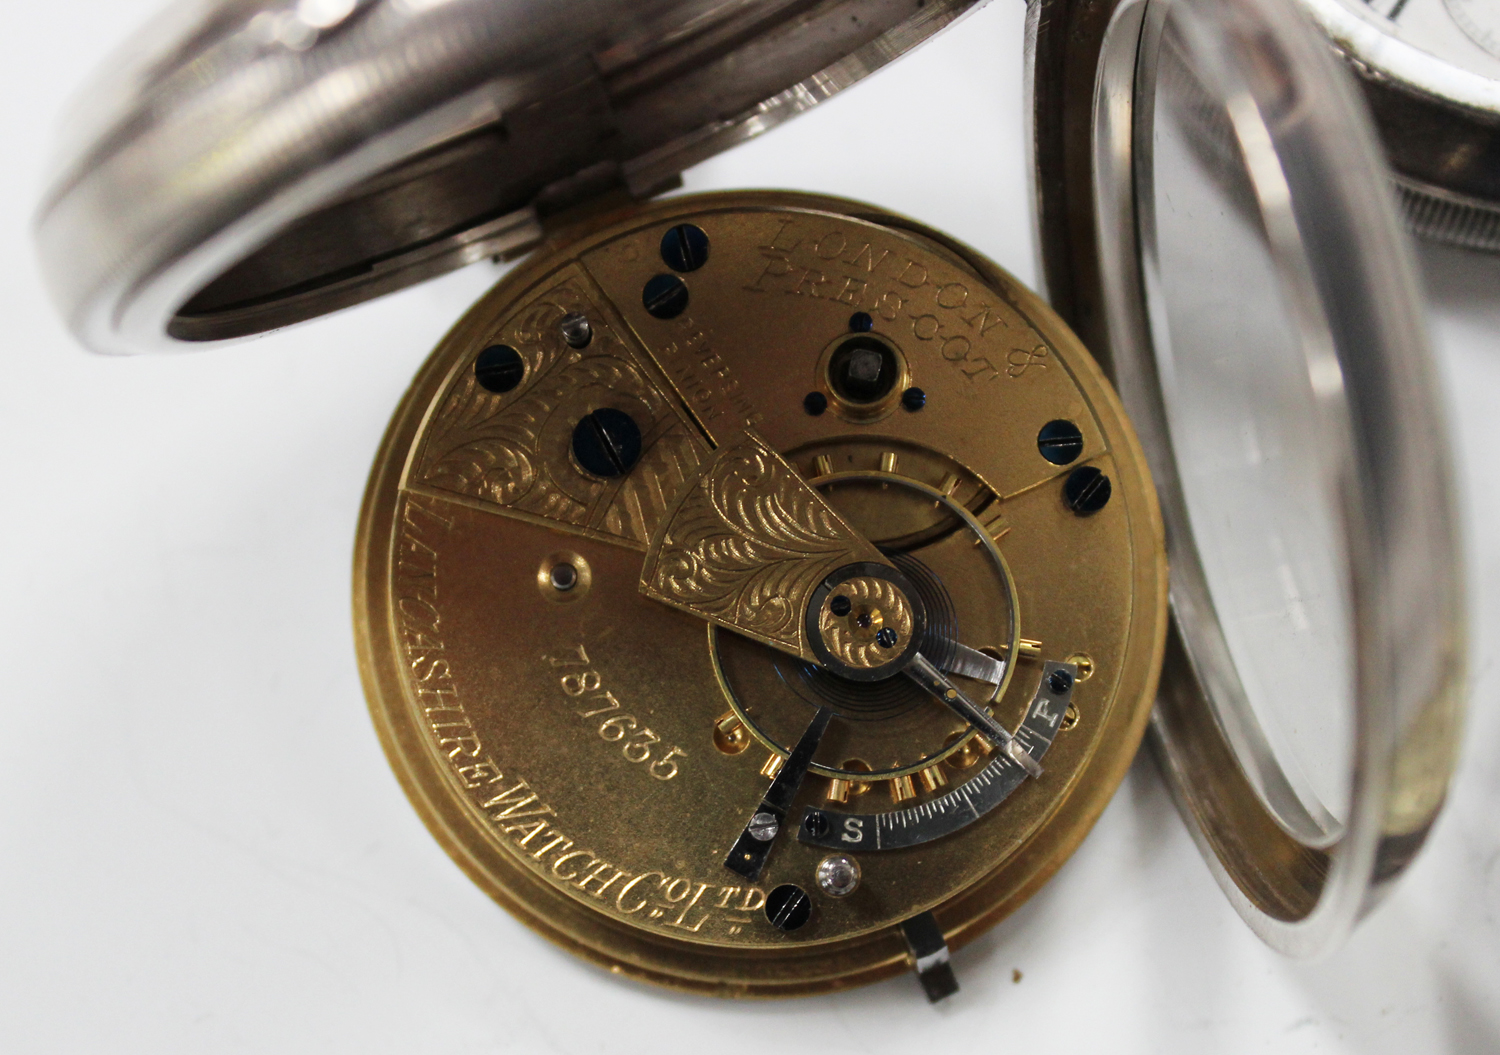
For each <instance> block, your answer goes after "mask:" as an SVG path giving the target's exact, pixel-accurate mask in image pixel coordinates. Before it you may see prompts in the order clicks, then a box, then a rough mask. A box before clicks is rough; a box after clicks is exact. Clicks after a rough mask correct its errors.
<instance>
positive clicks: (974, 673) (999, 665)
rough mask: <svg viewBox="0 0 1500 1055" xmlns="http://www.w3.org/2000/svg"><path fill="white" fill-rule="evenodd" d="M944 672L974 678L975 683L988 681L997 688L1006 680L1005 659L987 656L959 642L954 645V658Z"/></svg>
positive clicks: (944, 668)
mask: <svg viewBox="0 0 1500 1055" xmlns="http://www.w3.org/2000/svg"><path fill="white" fill-rule="evenodd" d="M943 670H944V671H946V672H947V673H949V674H958V675H961V676H962V677H965V678H973V679H974V680H975V681H987V682H989V683H990V684H991V685H994V686H996V687H997V688H998V687H999V685H1000V683H1001V682H1002V681H1004V680H1005V661H1004V660H1003V659H996V658H995V657H994V656H987V655H985V654H984V653H983V652H980V651H979V650H978V649H976V648H970V647H969V646H968V645H964V644H959V643H957V642H955V643H954V645H953V658H952V659H951V660H949V661H948V663H947V665H946V666H944V667H943Z"/></svg>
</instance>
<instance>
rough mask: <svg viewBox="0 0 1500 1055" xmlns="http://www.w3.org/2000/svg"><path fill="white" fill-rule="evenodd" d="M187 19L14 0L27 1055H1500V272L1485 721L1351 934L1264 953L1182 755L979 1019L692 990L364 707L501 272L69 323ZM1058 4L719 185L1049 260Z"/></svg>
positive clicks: (1449, 318)
mask: <svg viewBox="0 0 1500 1055" xmlns="http://www.w3.org/2000/svg"><path fill="white" fill-rule="evenodd" d="M155 4H156V0H50V2H27V3H21V2H19V0H5V11H4V14H5V28H6V31H5V33H4V34H0V100H3V102H0V107H3V109H0V122H3V123H0V132H3V138H0V144H3V153H0V225H3V226H0V349H3V350H0V364H3V372H0V465H3V471H0V481H3V489H0V495H3V498H0V599H3V607H0V687H3V689H0V1052H6V1053H10V1052H28V1053H29V1052H47V1051H65V1052H85V1051H86V1052H112V1053H113V1052H152V1053H161V1052H174V1051H192V1052H225V1051H247V1052H264V1051H273V1050H274V1051H278V1052H284V1051H290V1052H301V1051H315V1052H346V1051H347V1052H428V1051H434V1052H435V1051H443V1052H471V1051H493V1050H501V1051H521V1052H550V1051H555V1052H577V1053H601V1052H602V1053H613V1052H635V1051H640V1052H653V1053H673V1052H679V1051H716V1050H725V1051H728V1050H740V1049H747V1050H769V1051H777V1052H799V1051H808V1052H817V1053H819V1055H834V1053H841V1052H854V1051H859V1052H866V1053H875V1052H887V1051H892V1052H894V1051H902V1052H915V1051H928V1050H931V1051H947V1052H963V1051H970V1050H976V1051H987V1052H988V1051H996V1050H1005V1051H1017V1052H1022V1051H1024V1052H1028V1053H1033V1052H1034V1053H1037V1055H1041V1053H1044V1052H1084V1051H1090V1052H1092V1051H1108V1052H1111V1053H1134V1052H1152V1053H1160V1052H1192V1053H1194V1055H1200V1053H1203V1052H1216V1053H1217V1052H1259V1051H1275V1052H1401V1053H1403V1055H1409V1053H1417V1052H1420V1053H1427V1052H1460V1051H1461V1052H1495V1051H1500V919H1497V917H1500V823H1497V819H1500V715H1497V708H1496V706H1495V695H1496V671H1495V668H1494V656H1495V655H1496V652H1497V645H1500V642H1497V633H1500V619H1497V617H1500V536H1497V534H1496V531H1495V530H1494V525H1495V524H1496V522H1497V519H1500V498H1497V496H1496V487H1495V480H1496V479H1497V478H1500V468H1497V467H1496V464H1495V462H1496V459H1497V453H1496V452H1497V447H1500V442H1497V441H1500V414H1497V413H1496V409H1495V408H1496V394H1497V393H1500V340H1497V338H1500V260H1492V259H1487V258H1485V257H1481V256H1477V255H1472V254H1466V253H1460V252H1454V251H1447V250H1432V249H1428V250H1424V251H1423V262H1424V265H1425V267H1426V277H1427V281H1428V283H1429V285H1430V287H1431V291H1432V297H1433V309H1432V318H1433V329H1434V334H1435V337H1436V341H1437V344H1438V346H1439V349H1440V354H1441V359H1442V362H1443V365H1444V369H1445V371H1446V375H1447V385H1448V389H1449V396H1450V399H1451V405H1452V413H1453V418H1454V422H1455V426H1454V434H1455V437H1456V440H1457V446H1458V449H1459V451H1460V455H1461V459H1462V465H1463V473H1462V475H1463V484H1464V489H1465V495H1466V501H1467V503H1468V530H1469V544H1470V549H1471V552H1472V561H1471V568H1470V571H1471V576H1472V580H1473V583H1474V593H1475V600H1474V609H1475V616H1476V622H1475V627H1474V635H1473V644H1474V657H1475V659H1474V674H1475V676H1474V679H1473V690H1474V704H1473V711H1472V717H1471V720H1470V725H1469V732H1468V738H1467V741H1466V746H1465V752H1464V759H1463V765H1462V768H1461V769H1460V771H1459V775H1458V779H1457V782H1456V784H1455V786H1454V790H1453V794H1452V797H1451V801H1450V804H1449V807H1448V810H1447V812H1446V814H1445V815H1444V817H1443V819H1442V821H1441V822H1440V823H1439V825H1438V827H1437V829H1436V831H1435V833H1434V834H1433V837H1432V839H1431V841H1430V843H1429V845H1428V847H1427V849H1426V851H1425V852H1424V854H1423V856H1422V857H1421V859H1420V860H1419V861H1418V862H1417V864H1416V865H1415V867H1414V868H1413V869H1412V871H1411V872H1410V873H1409V875H1408V876H1407V877H1406V879H1405V881H1404V882H1403V883H1402V884H1401V886H1400V887H1399V889H1398V890H1397V892H1396V894H1395V895H1394V896H1393V897H1392V898H1391V899H1390V900H1389V901H1388V902H1387V903H1386V904H1385V905H1384V906H1383V907H1382V908H1381V909H1380V910H1379V911H1378V912H1377V913H1376V914H1375V915H1374V916H1373V917H1372V918H1371V919H1369V920H1368V921H1367V922H1366V923H1365V924H1364V925H1363V926H1362V928H1361V929H1360V930H1359V931H1358V932H1357V933H1356V935H1355V936H1354V938H1353V940H1352V941H1351V942H1350V943H1349V945H1348V946H1347V947H1346V948H1345V949H1344V950H1343V951H1342V952H1340V953H1339V954H1337V955H1336V956H1334V957H1333V958H1331V959H1329V960H1327V961H1324V962H1321V963H1316V964H1305V963H1295V962H1290V961H1287V960H1285V959H1282V958H1280V957H1279V956H1277V955H1275V954H1273V953H1271V952H1270V951H1269V950H1267V949H1265V948H1264V947H1262V946H1261V945H1260V944H1259V943H1258V941H1257V940H1256V939H1255V938H1254V937H1252V936H1251V934H1250V932H1249V931H1248V930H1247V929H1246V928H1245V927H1244V925H1243V924H1242V923H1240V921H1239V920H1238V918H1237V917H1236V916H1235V915H1234V914H1233V912H1232V911H1231V910H1230V908H1229V906H1228V904H1227V902H1226V901H1225V900H1224V898H1223V896H1222V895H1221V894H1220V893H1219V891H1218V889H1217V887H1216V886H1215V884H1214V882H1213V880H1212V879H1211V878H1210V876H1209V873H1208V870H1207V868H1206V867H1205V866H1204V864H1203V863H1202V862H1201V861H1200V860H1199V858H1198V856H1197V852H1196V851H1195V849H1194V847H1193V845H1192V843H1191V841H1190V840H1189V838H1188V836H1187V833H1186V831H1185V829H1184V827H1183V825H1182V822H1181V821H1180V820H1179V819H1178V817H1177V815H1176V813H1175V812H1174V811H1173V809H1172V807H1171V805H1170V803H1169V802H1168V800H1167V797H1166V794H1165V792H1164V790H1163V787H1162V785H1161V782H1160V780H1159V778H1158V777H1157V775H1156V772H1155V770H1154V769H1153V767H1152V766H1151V765H1150V763H1149V760H1146V759H1141V760H1139V761H1138V762H1137V765H1136V767H1135V769H1134V770H1133V771H1132V772H1131V774H1130V776H1129V778H1128V779H1127V780H1126V782H1125V784H1124V786H1123V787H1122V788H1121V790H1120V793H1119V794H1118V795H1117V796H1116V797H1115V799H1114V802H1113V803H1112V804H1111V806H1110V807H1109V809H1108V811H1107V812H1106V813H1105V815H1104V817H1103V819H1102V820H1101V821H1100V823H1099V825H1098V827H1097V828H1096V830H1095V831H1094V833H1093V834H1092V835H1091V836H1090V838H1089V839H1088V840H1087V841H1086V842H1085V843H1084V845H1083V847H1082V849H1081V850H1080V851H1079V852H1078V853H1077V855H1076V856H1075V857H1074V858H1073V859H1072V861H1070V862H1069V863H1068V864H1067V865H1066V866H1065V867H1064V868H1063V869H1062V871H1061V872H1060V873H1059V875H1058V876H1057V878H1056V879H1055V880H1054V881H1053V882H1052V883H1051V884H1050V885H1049V886H1047V888H1046V889H1044V890H1043V891H1042V892H1041V893H1040V894H1039V895H1037V896H1036V897H1035V898H1034V899H1033V900H1032V901H1031V902H1030V903H1029V904H1028V905H1026V906H1025V907H1024V908H1023V909H1022V910H1021V911H1019V912H1018V913H1017V914H1016V915H1015V916H1013V917H1012V918H1011V919H1009V920H1007V921H1006V922H1005V923H1003V924H1001V925H1000V926H999V927H998V928H996V929H995V930H994V931H993V932H992V933H991V934H989V935H988V936H987V937H985V938H984V939H982V940H980V941H979V942H977V943H976V944H974V945H972V946H970V947H969V948H967V949H965V950H963V951H962V952H960V953H958V954H957V956H956V958H955V964H956V967H957V970H958V974H959V977H960V979H961V981H962V984H963V987H964V988H963V992H962V993H961V994H960V995H959V996H957V997H956V998H954V999H952V1000H950V1001H948V1002H947V1003H945V1004H944V1005H942V1006H940V1007H938V1008H936V1009H933V1008H930V1007H928V1006H927V1004H926V1002H925V1001H924V1000H923V998H922V996H921V994H920V992H919V991H918V988H917V986H916V984H915V982H914V981H913V980H912V979H910V978H900V979H896V980H893V981H890V982H887V983H884V984H881V985H877V986H874V987H871V988H868V989H864V990H861V991H857V992H853V993H848V994H845V995H841V996H834V997H820V998H815V999H806V1000H795V1001H788V1002H778V1003H759V1004H748V1003H729V1002H723V1001H718V1000H713V999H706V998H696V997H685V996H680V995H675V994H671V993H667V992H663V991H658V990H656V989H652V988H647V987H644V986H641V985H636V984H632V983H628V982H624V981H620V980H617V979H615V978H612V977H610V976H608V975H606V974H605V973H603V972H601V971H599V970H597V969H595V968H593V967H590V966H587V965H585V964H583V963H581V962H579V961H577V960H574V959H573V958H571V957H570V956H568V955H567V954H565V953H563V952H560V951H558V950H557V949H554V948H553V947H552V946H551V945H549V944H548V943H547V942H545V941H543V940H542V939H540V938H538V937H536V936H534V935H533V934H531V933H530V932H529V931H527V930H525V929H524V928H523V927H521V926H520V925H519V924H517V923H515V922H513V921H512V920H511V919H510V917H508V916H507V915H506V914H505V913H504V912H502V911H501V910H500V909H498V908H497V907H495V906H494V905H493V904H492V903H491V902H490V901H488V900H487V899H486V898H485V897H484V896H483V895H482V894H481V893H480V892H479V891H478V890H477V889H476V888H474V887H473V886H471V885H470V884H469V882H468V880H466V879H465V878H464V877H463V876H462V875H461V874H460V872H459V870H458V869H457V868H456V867H455V866H454V865H453V864H451V863H450V862H449V860H448V859H447V858H446V857H445V856H444V854H443V852H442V851H441V850H440V849H439V848H438V847H437V845H436V844H435V843H434V842H433V841H432V840H431V839H430V838H429V837H428V835H427V833H426V831H425V830H424V829H423V827H422V825H421V823H420V822H419V821H418V820H417V818H416V815H415V814H414V813H413V812H412V811H411V809H410V808H409V807H408V806H407V804H406V801H405V800H404V798H403V796H402V794H401V791H400V789H399V788H398V787H397V785H396V781H395V779H394V778H393V777H392V776H391V774H390V772H389V771H388V769H387V767H386V764H385V761H384V759H383V757H382V756H381V752H380V748H379V746H378V745H377V743H376V740H375V736H374V734H373V732H372V730H371V727H370V723H369V720H368V718H367V717H366V714H365V709H364V702H363V699H362V696H361V692H360V687H359V681H358V677H357V675H356V671H355V664H354V655H353V646H352V644H351V632H350V622H349V566H350V551H351V544H352V540H353V535H354V524H355V515H356V511H357V508H358V504H359V499H360V494H361V491H362V489H363V487H364V482H365V474H366V472H367V469H368V467H369V464H370V460H371V458H372V456H373V454H374V452H375V448H376V444H377V443H378V441H379V439H380V435H381V431H382V430H383V429H384V427H385V423H386V419H387V415H388V414H389V413H390V411H391V410H392V408H393V407H394V405H395V403H396V400H397V398H398V397H399V396H400V394H401V392H402V390H403V389H404V387H405V385H406V383H407V380H408V379H409V378H410V377H411V375H412V373H413V372H414V370H415V369H416V367H417V365H418V363H420V362H421V361H422V359H423V357H424V356H425V355H426V354H427V352H428V350H429V349H430V348H431V347H432V346H433V344H434V343H435V342H436V341H437V339H438V338H439V337H440V336H441V334H442V333H443V331H444V330H445V329H446V328H447V327H448V326H449V324H450V323H452V322H453V320H454V319H456V318H457V317H458V315H459V314H460V312H462V311H463V309H464V308H465V307H466V306H467V305H468V304H469V303H470V302H471V301H473V300H474V299H475V298H476V297H477V296H478V295H479V293H480V292H481V291H482V290H484V289H485V288H486V287H487V286H488V284H489V283H490V282H492V281H493V279H494V277H495V270H494V269H493V268H490V267H489V266H488V265H484V266H479V267H475V268H471V269H469V270H468V271H465V272H462V273H459V274H455V275H452V276H449V277H448V278H445V279H442V280H439V281H436V282H432V283H429V284H427V285H425V286H422V287H420V288H417V289H412V290H408V291H407V292H404V293H401V294H398V295H396V296H392V297H388V298H386V299H385V300H383V301H380V302H378V303H374V304H369V305H366V306H364V307H360V308H357V309H354V310H351V311H347V312H344V313H342V314H340V315H338V316H336V317H334V318H330V319H326V320H323V321H321V322H318V323H314V324H311V325H306V326H302V327H298V328H294V329H292V330H289V331H284V332H281V333H278V334H275V335H272V336H270V337H266V338H264V339H261V340H259V341H257V342H253V343H250V344H248V345H241V346H239V347H236V348H229V349H221V350H215V351H211V352H206V353H200V354H195V355H188V356H180V357H175V358H174V357H167V358H162V359H119V360H115V359H103V358H95V357H91V356H88V355H86V354H85V353H84V352H83V351H82V350H80V349H79V348H78V347H77V346H76V345H75V344H74V342H73V341H72V340H71V339H70V338H69V336H68V335H67V334H66V333H65V332H64V331H63V329H62V328H61V327H60V325H59V324H58V322H57V319H56V317H55V315H54V313H53V312H52V310H51V308H50V306H49V304H48V303H47V301H46V298H45V295H44V293H43V291H42V289H41V286H40V284H39V280H38V277H37V274H36V270H35V267H34V264H33V258H32V250H31V236H30V230H29V223H30V215H31V212H32V209H33V208H34V205H35V202H36V201H37V199H38V196H39V193H40V190H41V186H42V180H43V178H44V171H45V157H46V154H47V150H48V146H49V143H50V141H51V139H52V137H53V134H54V133H55V132H56V123H57V120H58V115H59V110H60V106H61V104H62V102H63V100H64V99H65V98H66V97H67V96H68V95H69V94H70V93H71V92H72V91H73V90H74V89H75V88H76V86H77V85H78V84H79V82H80V81H81V80H82V78H83V77H84V76H85V75H86V74H87V73H88V72H89V71H90V70H91V69H92V68H93V67H94V66H95V65H96V63H97V62H99V60H100V59H101V58H102V57H103V55H104V54H105V52H106V51H107V50H108V49H109V48H111V47H112V46H113V45H115V44H116V43H117V42H118V41H119V40H120V39H121V38H122V37H123V36H124V35H125V34H126V33H127V32H128V31H130V30H132V29H133V28H135V26H136V25H138V24H139V23H140V22H141V21H143V20H144V18H145V17H146V16H147V15H148V14H149V13H150V12H151V11H152V9H153V8H154V7H155ZM1021 22H1022V4H1021V2H1020V0H997V2H996V3H995V4H993V5H991V6H990V7H988V8H986V9H985V10H983V11H981V12H980V13H979V14H977V15H976V16H974V17H973V18H971V19H969V20H968V21H967V22H966V23H964V24H963V25H962V26H961V27H960V28H959V29H958V30H957V31H954V32H950V33H947V34H944V35H943V36H941V37H940V38H939V39H937V40H936V41H934V42H933V43H931V44H930V45H928V46H926V47H924V48H922V49H921V50H919V51H918V52H916V53H915V54H913V55H912V56H911V57H909V58H908V59H906V60H903V61H901V62H899V63H897V64H896V65H895V66H894V67H892V68H891V69H889V70H886V71H884V72H882V73H880V74H878V75H876V76H875V77H874V78H872V79H871V80H870V81H869V82H868V83H867V84H864V85H862V86H860V87H859V88H858V89H857V90H855V91H853V92H850V93H848V94H846V95H844V96H841V97H839V98H837V99H835V100H833V101H832V102H830V103H829V104H827V105H826V106H824V107H822V108H820V109H819V110H818V111H816V112H814V113H811V114H809V115H807V116H805V117H802V118H799V119H798V120H797V121H795V122H793V123H792V124H791V125H789V126H788V127H786V128H783V129H780V130H778V131H775V132H773V133H771V134H770V135H768V136H766V137H764V138H762V139H760V140H758V141H756V142H753V143H751V144H749V145H748V146H746V147H744V148H742V149H739V150H737V151H735V152H733V154H732V155H730V156H727V157H724V158H721V159H719V160H715V161H713V162H710V163H708V164H705V165H703V166H702V167H700V168H699V169H696V170H694V171H692V172H690V173H688V176H687V181H688V186H689V188H690V189H707V188H716V187H741V186H753V187H794V188H805V189H810V190H818V191H829V192H834V193H839V194H844V195H849V196H853V197H858V198H864V199H868V200H870V201H872V202H877V203H879V204H881V205H884V206H887V207H890V208H894V209H896V210H898V211H901V212H905V213H908V214H910V215H912V216H915V217H917V218H919V219H921V220H924V221H926V222H927V223H929V224H932V225H934V226H936V227H939V228H942V229H945V230H948V231H951V232H953V233H955V234H957V235H958V236H959V237H961V238H964V239H965V240H967V241H969V242H970V243H971V244H974V245H976V246H977V247H978V248H979V249H981V250H983V251H984V252H986V253H988V254H989V255H990V256H992V257H994V258H995V259H996V260H998V261H999V262H1000V263H1001V264H1003V265H1004V266H1006V267H1008V268H1010V269H1011V270H1012V271H1014V272H1015V273H1016V274H1017V275H1018V276H1020V277H1021V278H1022V279H1023V280H1030V279H1031V278H1032V277H1033V275H1034V267H1033V264H1032V247H1031V241H1030V239H1031V235H1030V231H1029V219H1028V212H1027V208H1028V206H1027V201H1026V198H1025V151H1024V149H1023V146H1022V136H1021V102H1020V100H1021V79H1022V78H1021ZM1015 970H1019V971H1020V972H1022V974H1021V976H1020V980H1019V981H1013V978H1014V977H1015V976H1014V975H1013V973H1012V972H1013V971H1015Z"/></svg>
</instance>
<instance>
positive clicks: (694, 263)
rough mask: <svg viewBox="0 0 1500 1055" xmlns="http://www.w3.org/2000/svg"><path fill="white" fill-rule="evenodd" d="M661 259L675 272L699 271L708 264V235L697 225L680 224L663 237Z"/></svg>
mask: <svg viewBox="0 0 1500 1055" xmlns="http://www.w3.org/2000/svg"><path fill="white" fill-rule="evenodd" d="M661 258H662V262H663V263H665V264H666V265H667V266H668V267H670V268H671V269H672V270H673V271H697V270H698V269H699V268H700V267H702V266H703V265H704V264H706V263H708V235H706V234H704V233H703V228H701V227H699V226H698V225H696V224H691V223H680V224H678V225H677V226H676V227H673V228H672V229H671V230H669V231H668V232H667V233H666V234H664V235H662V236H661Z"/></svg>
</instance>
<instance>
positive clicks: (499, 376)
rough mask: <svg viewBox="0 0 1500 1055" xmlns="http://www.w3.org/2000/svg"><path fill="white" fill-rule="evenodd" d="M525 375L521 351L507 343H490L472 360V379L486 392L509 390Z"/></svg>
mask: <svg viewBox="0 0 1500 1055" xmlns="http://www.w3.org/2000/svg"><path fill="white" fill-rule="evenodd" d="M525 376H526V363H525V362H524V361H522V359H521V353H520V352H518V351H516V350H515V349H514V348H512V347H511V346H510V345H508V344H492V345H490V346H489V347H488V348H486V349H485V350H484V351H482V352H480V353H479V358H477V359H475V360H474V380H475V381H476V382H477V383H478V385H479V387H480V388H482V389H484V390H485V391H487V392H495V393H501V392H509V391H510V390H511V389H513V388H515V387H516V386H517V385H519V384H520V383H521V378H523V377H525Z"/></svg>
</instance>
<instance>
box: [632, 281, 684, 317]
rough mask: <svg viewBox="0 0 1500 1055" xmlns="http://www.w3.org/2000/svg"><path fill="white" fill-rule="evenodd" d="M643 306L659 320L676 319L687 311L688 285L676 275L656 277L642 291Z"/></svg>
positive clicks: (647, 282)
mask: <svg viewBox="0 0 1500 1055" xmlns="http://www.w3.org/2000/svg"><path fill="white" fill-rule="evenodd" d="M641 304H642V305H644V306H645V308H646V310H647V311H648V312H650V313H651V314H652V315H654V316H656V317H657V318H658V319H675V318H677V316H679V315H681V314H682V313H683V312H684V311H686V310H687V306H688V288H687V283H686V282H684V281H682V279H680V278H678V277H677V276H676V275H654V276H652V277H651V278H649V279H647V280H646V285H645V288H643V289H642V290H641Z"/></svg>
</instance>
